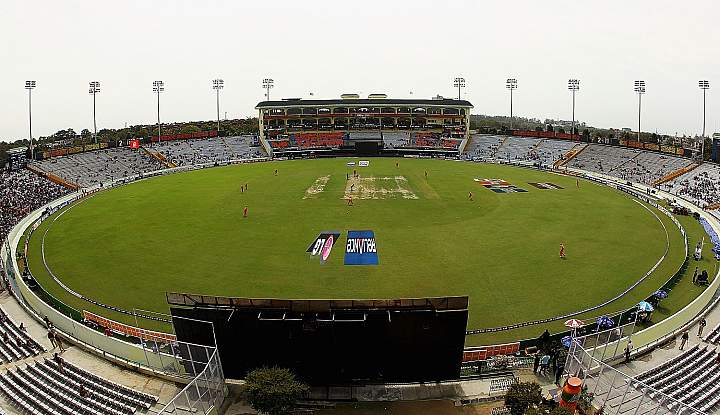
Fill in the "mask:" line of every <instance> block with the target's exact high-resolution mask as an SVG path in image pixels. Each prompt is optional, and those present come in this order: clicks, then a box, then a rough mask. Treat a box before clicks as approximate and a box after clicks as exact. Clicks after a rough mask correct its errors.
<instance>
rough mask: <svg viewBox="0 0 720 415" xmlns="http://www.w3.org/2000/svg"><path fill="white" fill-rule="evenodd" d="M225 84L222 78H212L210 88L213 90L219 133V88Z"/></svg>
mask: <svg viewBox="0 0 720 415" xmlns="http://www.w3.org/2000/svg"><path fill="white" fill-rule="evenodd" d="M224 86H225V81H223V80H222V79H213V81H212V88H213V89H214V90H215V104H216V106H217V130H218V135H220V90H221V89H223V87H224Z"/></svg>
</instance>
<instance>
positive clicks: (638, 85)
mask: <svg viewBox="0 0 720 415" xmlns="http://www.w3.org/2000/svg"><path fill="white" fill-rule="evenodd" d="M633 89H634V90H635V92H637V94H638V131H637V139H638V142H640V115H641V114H642V96H643V94H644V93H645V81H635V83H634V88H633Z"/></svg>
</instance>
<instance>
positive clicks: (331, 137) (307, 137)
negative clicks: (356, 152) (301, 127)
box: [291, 132, 379, 148]
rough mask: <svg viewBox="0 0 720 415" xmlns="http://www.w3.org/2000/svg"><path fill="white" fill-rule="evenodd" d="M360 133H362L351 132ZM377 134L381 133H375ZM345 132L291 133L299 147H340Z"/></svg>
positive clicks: (292, 138) (292, 139)
mask: <svg viewBox="0 0 720 415" xmlns="http://www.w3.org/2000/svg"><path fill="white" fill-rule="evenodd" d="M351 134H360V133H351ZM375 135H376V136H377V135H379V134H377V133H375ZM344 136H345V133H342V132H334V133H297V134H291V141H295V143H296V144H297V146H298V148H339V147H340V146H342V145H343V138H344Z"/></svg>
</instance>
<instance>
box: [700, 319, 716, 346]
mask: <svg viewBox="0 0 720 415" xmlns="http://www.w3.org/2000/svg"><path fill="white" fill-rule="evenodd" d="M703 340H704V341H706V342H708V343H712V344H716V345H720V323H718V325H717V326H715V327H714V328H713V329H712V330H710V332H709V333H708V334H706V335H705V337H704V338H703Z"/></svg>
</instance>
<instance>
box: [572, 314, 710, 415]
mask: <svg viewBox="0 0 720 415" xmlns="http://www.w3.org/2000/svg"><path fill="white" fill-rule="evenodd" d="M626 329H627V330H625V329H623V330H622V331H621V332H620V334H619V336H615V335H614V334H615V333H616V332H617V330H618V329H611V330H607V331H605V332H600V333H596V334H591V335H588V336H584V337H576V338H573V339H572V343H571V345H570V351H569V353H568V357H567V361H566V363H565V375H566V376H577V377H579V378H581V379H582V380H583V385H584V386H585V387H587V396H591V397H592V405H593V406H594V407H595V408H596V409H597V410H602V413H604V414H606V415H607V414H621V413H622V414H631V415H641V414H650V415H661V414H684V415H704V412H703V411H701V410H699V409H696V408H694V407H692V406H690V405H688V404H687V403H685V402H683V401H681V400H678V399H676V398H674V397H672V396H670V395H668V394H666V393H664V392H662V391H660V390H658V389H656V388H654V387H652V386H650V385H648V384H647V383H645V382H642V381H640V380H638V379H636V378H634V377H633V376H630V375H628V374H625V373H623V372H622V371H620V370H618V369H616V368H614V367H612V366H610V365H608V364H607V363H605V362H608V361H611V360H613V359H614V358H615V357H617V356H618V355H620V356H621V355H622V354H623V352H624V348H625V346H626V345H627V344H628V341H629V340H630V339H631V336H632V331H633V330H632V329H631V327H629V326H628V327H626ZM697 386H698V387H699V386H700V385H699V384H698V385H697Z"/></svg>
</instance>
